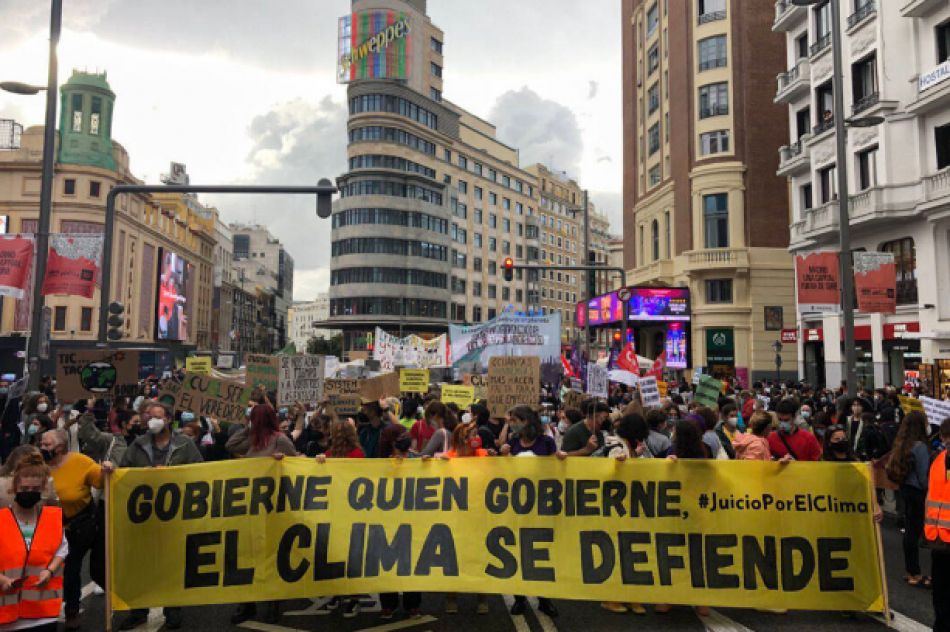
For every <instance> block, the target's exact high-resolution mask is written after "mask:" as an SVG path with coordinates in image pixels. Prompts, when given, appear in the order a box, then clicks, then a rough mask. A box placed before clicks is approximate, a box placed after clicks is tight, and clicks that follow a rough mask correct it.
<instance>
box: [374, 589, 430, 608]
mask: <svg viewBox="0 0 950 632" xmlns="http://www.w3.org/2000/svg"><path fill="white" fill-rule="evenodd" d="M379 605H380V606H382V608H383V610H396V609H397V608H399V593H380V595H379ZM421 605H422V593H418V592H404V593H402V609H403V610H405V611H406V612H409V611H410V610H415V609H416V608H418V607H419V606H421Z"/></svg>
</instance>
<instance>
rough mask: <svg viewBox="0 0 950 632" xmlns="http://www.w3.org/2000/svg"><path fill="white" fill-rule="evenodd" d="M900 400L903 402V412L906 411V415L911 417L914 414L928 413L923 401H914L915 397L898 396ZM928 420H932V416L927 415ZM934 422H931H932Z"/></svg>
mask: <svg viewBox="0 0 950 632" xmlns="http://www.w3.org/2000/svg"><path fill="white" fill-rule="evenodd" d="M897 397H898V399H900V400H901V410H903V411H904V414H905V415H909V414H910V413H912V412H918V413H925V414H926V413H927V410H926V408H925V406H924V404H923V402H922V401H920V400H919V399H914V398H913V397H904V396H903V395H898V396H897ZM927 418H928V419H929V418H930V415H929V414H928V415H927ZM932 421H933V420H931V422H932Z"/></svg>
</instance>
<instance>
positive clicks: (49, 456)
mask: <svg viewBox="0 0 950 632" xmlns="http://www.w3.org/2000/svg"><path fill="white" fill-rule="evenodd" d="M40 454H42V455H43V460H44V461H46V462H47V463H49V462H50V461H52V460H53V459H55V458H56V455H55V454H53V453H52V452H50V451H49V450H46V449H45V448H42V449H40Z"/></svg>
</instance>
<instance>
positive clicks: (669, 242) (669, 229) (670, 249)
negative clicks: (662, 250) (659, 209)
mask: <svg viewBox="0 0 950 632" xmlns="http://www.w3.org/2000/svg"><path fill="white" fill-rule="evenodd" d="M664 220H665V223H666V257H667V258H670V257H672V256H673V240H672V237H673V235H672V227H671V226H670V212H669V211H667V212H666V213H665V218H664Z"/></svg>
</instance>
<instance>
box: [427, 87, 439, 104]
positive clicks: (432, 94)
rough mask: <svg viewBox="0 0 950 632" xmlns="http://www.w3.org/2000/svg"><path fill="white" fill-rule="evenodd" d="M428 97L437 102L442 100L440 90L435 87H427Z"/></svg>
mask: <svg viewBox="0 0 950 632" xmlns="http://www.w3.org/2000/svg"><path fill="white" fill-rule="evenodd" d="M429 98H430V99H432V100H433V101H436V102H438V103H441V102H442V91H441V90H439V89H437V88H429Z"/></svg>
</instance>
